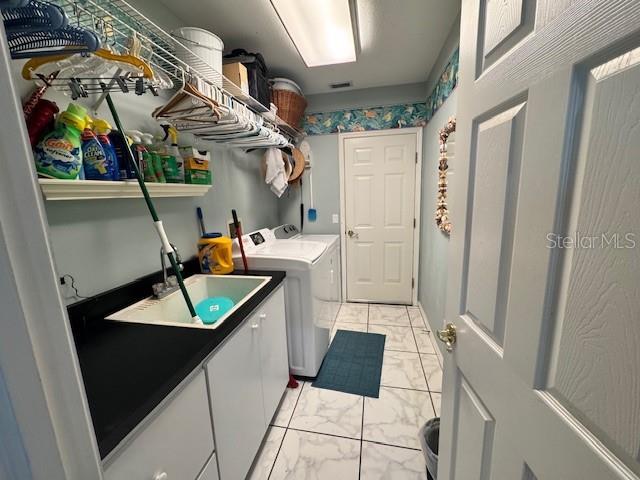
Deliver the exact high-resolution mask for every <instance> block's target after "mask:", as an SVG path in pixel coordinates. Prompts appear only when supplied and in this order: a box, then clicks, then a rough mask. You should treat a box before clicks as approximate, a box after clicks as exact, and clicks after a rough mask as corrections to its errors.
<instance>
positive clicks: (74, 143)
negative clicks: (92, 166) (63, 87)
mask: <svg viewBox="0 0 640 480" xmlns="http://www.w3.org/2000/svg"><path fill="white" fill-rule="evenodd" d="M86 116H87V111H86V110H85V109H84V108H83V107H81V106H80V105H77V104H75V103H70V104H69V106H68V107H67V110H66V111H64V112H62V113H61V114H60V115H59V116H58V120H57V121H56V124H55V128H54V130H53V132H51V133H49V134H48V135H46V136H45V137H44V138H43V139H42V140H41V141H40V142H39V143H38V144H37V145H36V148H35V149H34V152H33V153H34V157H35V162H36V170H37V171H38V175H40V176H41V177H47V178H59V179H63V180H75V179H77V178H78V174H79V173H80V170H81V169H82V148H81V139H80V137H81V134H82V131H83V130H84V127H85V117H86Z"/></svg>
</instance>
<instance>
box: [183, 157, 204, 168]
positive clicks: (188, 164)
mask: <svg viewBox="0 0 640 480" xmlns="http://www.w3.org/2000/svg"><path fill="white" fill-rule="evenodd" d="M183 158H184V168H185V170H209V160H202V159H201V158H195V157H183Z"/></svg>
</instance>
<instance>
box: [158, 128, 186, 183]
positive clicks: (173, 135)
mask: <svg viewBox="0 0 640 480" xmlns="http://www.w3.org/2000/svg"><path fill="white" fill-rule="evenodd" d="M162 128H164V131H165V139H166V138H167V137H169V138H170V139H171V140H170V141H171V144H170V145H167V147H166V150H165V152H166V153H165V154H164V155H161V158H162V168H163V170H164V176H165V177H166V179H167V183H184V160H183V159H182V155H181V154H180V149H179V148H178V131H177V130H176V129H175V128H174V127H172V126H170V125H162Z"/></svg>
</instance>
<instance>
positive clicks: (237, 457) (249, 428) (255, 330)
mask: <svg viewBox="0 0 640 480" xmlns="http://www.w3.org/2000/svg"><path fill="white" fill-rule="evenodd" d="M206 370H207V376H208V379H209V393H210V398H211V411H212V414H213V428H214V431H215V438H216V456H217V460H218V464H219V467H220V477H221V479H222V480H235V479H242V478H244V477H245V476H246V474H247V472H248V471H249V468H250V467H251V463H252V462H253V458H254V456H255V454H256V453H257V451H258V449H259V447H260V443H261V442H262V438H263V436H264V434H265V432H266V430H267V427H268V425H269V421H270V420H271V417H272V416H273V414H274V413H275V410H276V408H277V406H278V403H279V402H280V398H281V397H282V394H283V392H284V390H285V388H286V385H287V381H288V378H289V373H288V372H289V370H288V361H287V341H286V324H285V313H284V291H283V287H282V286H281V287H279V288H278V289H277V290H276V291H275V292H273V293H272V294H271V295H270V296H269V298H267V299H266V300H265V301H264V302H263V303H262V304H261V305H260V306H259V307H258V308H257V309H256V311H255V312H254V313H253V314H252V315H251V316H250V317H249V318H248V319H247V320H245V322H244V323H243V324H242V325H241V326H240V327H239V328H238V329H237V330H236V331H235V332H234V333H233V334H232V335H231V336H230V338H229V339H228V340H227V341H226V342H225V343H224V344H223V345H222V346H221V347H220V348H219V349H218V351H216V353H215V354H214V355H213V357H212V358H211V359H210V360H209V362H208V363H207V365H206Z"/></svg>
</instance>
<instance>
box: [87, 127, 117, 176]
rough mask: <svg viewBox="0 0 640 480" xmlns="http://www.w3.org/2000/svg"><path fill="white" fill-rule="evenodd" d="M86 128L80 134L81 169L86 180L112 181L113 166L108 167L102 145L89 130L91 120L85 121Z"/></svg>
mask: <svg viewBox="0 0 640 480" xmlns="http://www.w3.org/2000/svg"><path fill="white" fill-rule="evenodd" d="M85 122H86V126H85V128H84V131H83V132H82V167H83V169H84V177H85V178H86V179H87V180H112V179H113V165H109V160H108V159H107V155H106V154H105V152H104V148H102V144H101V143H100V141H99V140H98V137H96V134H95V133H93V130H92V129H91V127H92V125H93V120H92V119H91V118H90V117H86V119H85Z"/></svg>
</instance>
